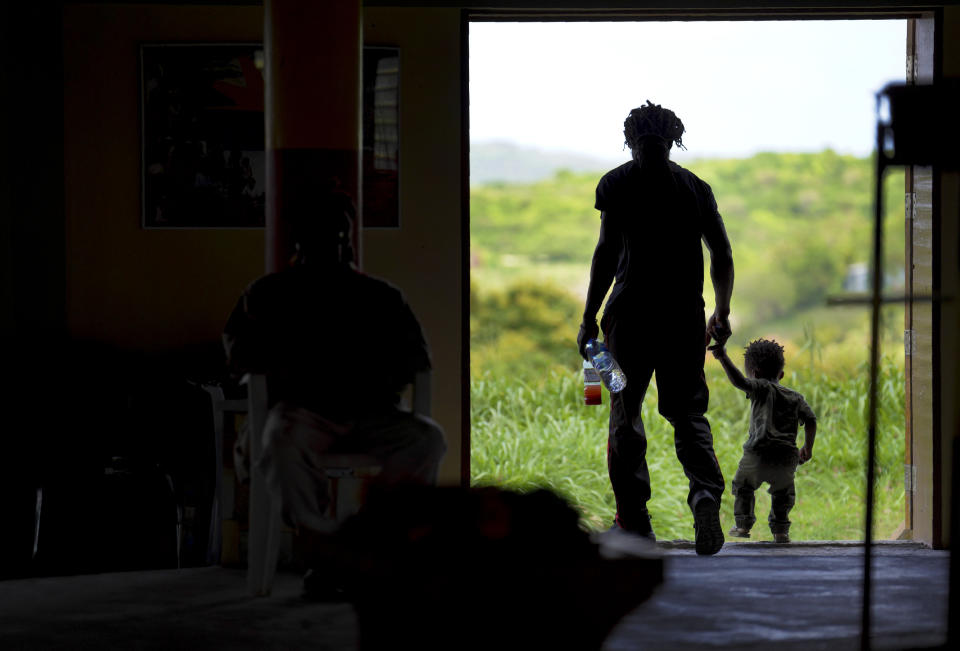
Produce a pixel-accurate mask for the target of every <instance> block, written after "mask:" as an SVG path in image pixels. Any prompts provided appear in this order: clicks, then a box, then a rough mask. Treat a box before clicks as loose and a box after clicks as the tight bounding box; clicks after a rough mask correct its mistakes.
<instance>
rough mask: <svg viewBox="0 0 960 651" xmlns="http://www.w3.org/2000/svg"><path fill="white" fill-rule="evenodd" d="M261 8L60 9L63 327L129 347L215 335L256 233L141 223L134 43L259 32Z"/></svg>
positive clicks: (258, 248)
mask: <svg viewBox="0 0 960 651" xmlns="http://www.w3.org/2000/svg"><path fill="white" fill-rule="evenodd" d="M262 20H263V9H262V8H259V7H209V6H193V7H159V6H130V5H125V6H120V5H89V6H84V5H67V6H66V7H65V8H64V76H65V84H64V104H65V106H64V113H65V115H64V127H65V142H64V156H65V165H64V174H65V178H64V181H65V186H66V198H67V199H66V247H67V255H66V257H67V261H66V267H67V268H66V273H67V327H68V329H69V332H70V334H72V335H74V336H78V337H85V338H87V337H89V338H96V339H100V340H104V341H108V342H111V343H115V344H117V345H120V346H122V347H126V348H135V349H144V350H150V351H156V350H166V349H172V348H175V347H178V346H180V345H184V344H195V343H202V342H207V341H218V340H219V335H220V331H221V329H222V327H223V323H224V321H225V320H226V316H227V314H228V313H229V310H230V309H231V307H232V306H233V303H234V301H235V300H236V297H237V296H238V294H239V292H240V291H241V290H242V289H243V287H244V286H245V285H246V284H247V283H249V282H250V281H251V280H253V279H254V278H256V277H257V276H258V275H259V274H261V273H262V271H263V232H262V231H260V230H143V229H141V228H140V140H139V138H140V135H139V113H138V112H139V103H138V102H139V100H138V98H139V92H140V90H139V79H138V45H139V43H141V42H154V43H156V42H171V41H188V42H189V41H193V42H218V41H221V42H222V41H234V42H236V41H257V42H259V41H260V40H261V39H262V31H263V30H262Z"/></svg>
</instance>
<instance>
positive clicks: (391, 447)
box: [223, 192, 446, 563]
mask: <svg viewBox="0 0 960 651" xmlns="http://www.w3.org/2000/svg"><path fill="white" fill-rule="evenodd" d="M353 216H354V208H353V204H352V202H351V201H350V199H349V197H347V196H346V195H344V194H341V193H336V192H331V193H326V194H323V195H321V196H320V197H319V198H318V200H317V209H316V211H315V213H314V214H306V215H303V214H301V215H296V218H295V219H294V220H293V235H294V240H295V242H296V254H295V255H294V257H293V259H292V260H291V263H290V266H289V267H288V268H286V269H284V270H282V271H279V272H276V273H271V274H267V275H266V276H263V277H261V278H259V279H258V280H256V281H254V282H253V283H252V284H251V285H250V286H249V287H247V289H246V290H245V291H244V293H243V295H242V296H241V297H240V299H239V301H238V302H237V304H236V307H235V308H234V310H233V312H232V314H231V315H230V318H229V320H228V322H227V324H226V327H225V328H224V333H223V340H224V346H225V348H226V353H227V362H228V365H229V367H230V368H231V370H232V371H233V372H235V373H238V374H242V373H247V372H253V373H263V374H265V375H266V377H267V385H268V387H269V412H268V415H267V419H266V424H265V427H264V434H263V436H264V439H263V440H264V452H263V457H262V459H261V460H260V462H259V463H260V468H261V470H262V471H263V473H264V476H265V478H266V483H267V485H268V487H269V489H270V490H272V491H274V492H275V493H279V494H280V496H281V498H282V504H283V506H282V510H283V517H284V520H285V521H286V522H287V524H289V525H290V526H293V527H295V528H296V529H297V531H298V535H300V536H302V537H303V539H304V540H305V542H306V544H307V545H308V548H309V546H310V545H311V544H312V543H311V540H316V541H320V540H322V539H323V538H324V536H325V534H327V533H329V532H330V531H332V529H333V523H332V522H330V520H329V518H327V517H326V515H325V513H326V511H327V507H328V505H329V501H330V500H329V495H328V488H327V481H326V477H325V476H324V473H323V471H322V469H321V468H320V467H319V464H318V457H319V456H320V455H323V454H330V453H362V454H366V455H370V456H373V457H375V458H377V459H378V460H379V461H380V464H381V467H382V469H381V472H380V474H379V475H378V477H377V479H376V483H377V486H376V488H377V489H379V488H382V487H383V486H394V485H398V484H407V483H412V484H421V485H433V484H435V483H436V479H437V469H438V466H439V464H440V460H441V459H442V457H443V455H444V453H445V452H446V443H445V441H444V436H443V432H442V430H441V429H440V428H439V427H438V426H437V424H436V423H434V422H433V421H432V420H430V419H428V418H426V417H424V416H421V415H417V414H413V413H410V412H408V411H405V410H403V409H401V408H400V407H399V402H400V394H401V392H402V391H403V390H404V389H405V388H406V386H407V385H409V384H410V383H411V382H412V381H413V379H414V376H415V375H416V374H417V373H418V372H420V371H424V370H428V369H430V367H431V362H430V355H429V351H428V347H427V344H426V341H425V340H424V336H423V331H422V329H421V327H420V324H419V322H418V321H417V318H416V317H415V316H414V314H413V312H412V311H411V309H410V307H409V305H408V304H407V302H406V300H405V299H404V296H403V294H402V293H401V292H400V291H399V290H398V289H397V288H396V287H394V286H392V285H390V284H389V283H387V282H385V281H382V280H378V279H376V278H372V277H370V276H367V275H364V274H362V273H359V272H358V271H357V270H356V269H355V267H354V265H353V248H352V246H351V233H352V219H353ZM309 562H310V560H309V559H308V563H309Z"/></svg>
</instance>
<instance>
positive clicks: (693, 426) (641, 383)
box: [603, 307, 724, 532]
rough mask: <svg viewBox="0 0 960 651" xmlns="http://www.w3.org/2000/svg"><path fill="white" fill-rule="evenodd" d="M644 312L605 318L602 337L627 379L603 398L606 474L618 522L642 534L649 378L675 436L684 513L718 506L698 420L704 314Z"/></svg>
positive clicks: (703, 395) (712, 464)
mask: <svg viewBox="0 0 960 651" xmlns="http://www.w3.org/2000/svg"><path fill="white" fill-rule="evenodd" d="M655 313H657V314H659V315H661V317H666V318H661V320H659V321H657V319H656V317H655V316H652V315H651V314H643V315H641V314H617V315H615V317H613V318H606V317H605V318H604V324H603V325H604V333H605V334H604V339H605V340H606V342H607V345H608V347H609V348H610V352H611V353H612V354H613V357H614V359H616V360H617V362H618V363H619V364H620V367H621V368H622V369H623V372H624V373H625V374H626V376H627V386H626V388H625V389H624V390H623V391H621V392H620V393H619V394H612V395H611V399H610V434H609V439H608V442H607V468H608V471H609V473H610V483H611V485H612V487H613V494H614V497H615V498H616V502H617V524H618V525H620V526H621V527H622V528H624V529H627V530H634V531H641V532H642V531H644V530H646V529H648V527H649V524H648V523H649V516H648V514H647V501H648V500H649V499H650V473H649V470H648V469H647V461H646V452H647V435H646V430H645V429H644V426H643V420H642V419H641V412H640V409H641V407H642V405H643V398H644V395H645V394H646V392H647V386H648V385H649V384H650V379H651V377H652V375H653V373H654V372H656V374H657V375H656V377H657V391H658V394H659V400H658V409H659V411H660V414H661V415H662V416H663V417H664V418H666V419H667V421H669V422H670V424H671V425H672V426H673V430H674V445H675V447H676V452H677V458H678V459H679V460H680V463H681V465H682V466H683V471H684V474H686V476H687V478H688V479H689V480H690V489H689V493H688V496H687V503H688V504H689V506H690V508H691V510H692V509H693V508H694V507H695V506H696V504H697V502H699V501H700V500H701V499H703V498H705V497H706V498H711V499H713V500H715V501H716V502H717V504H718V505H719V504H720V497H721V495H722V494H723V489H724V480H723V473H722V472H721V470H720V464H719V463H718V461H717V456H716V454H715V453H714V451H713V435H712V434H711V432H710V423H709V422H708V421H707V419H706V418H705V417H704V413H705V412H706V411H707V404H708V401H709V391H708V390H707V384H706V381H705V379H704V375H703V363H704V356H705V352H706V347H705V345H704V335H705V330H706V326H705V320H704V316H703V308H702V307H699V308H695V309H687V310H683V311H681V310H660V309H657V310H655Z"/></svg>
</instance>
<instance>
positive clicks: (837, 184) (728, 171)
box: [470, 151, 904, 540]
mask: <svg viewBox="0 0 960 651" xmlns="http://www.w3.org/2000/svg"><path fill="white" fill-rule="evenodd" d="M688 167H689V168H690V169H692V170H693V171H695V172H696V173H697V174H698V175H700V176H701V177H702V178H703V179H704V180H706V181H707V182H708V183H710V184H711V186H712V187H713V189H714V192H715V195H716V198H717V202H718V205H719V206H720V210H721V213H722V214H723V216H724V221H725V224H726V227H727V231H728V233H729V236H730V240H731V243H732V246H733V251H734V260H735V264H736V274H737V280H736V287H735V290H734V300H733V305H732V308H733V312H732V315H731V322H732V324H733V327H734V337H733V338H732V339H731V342H730V344H729V345H728V349H729V350H730V352H731V357H732V358H733V359H734V361H735V362H737V363H740V361H741V360H742V355H741V351H740V347H742V346H743V345H745V344H746V343H747V342H748V341H750V340H752V339H755V338H757V337H761V336H763V337H775V338H776V339H777V340H778V341H780V342H781V343H782V344H784V346H785V348H786V358H787V372H786V376H785V378H784V380H783V382H784V384H786V385H787V386H791V387H793V388H795V389H797V390H798V391H800V392H802V393H803V394H804V395H805V396H806V397H807V399H808V401H809V402H810V404H811V405H812V406H813V408H814V410H815V411H816V412H817V414H818V417H819V428H818V430H819V431H818V436H817V443H816V447H815V450H814V459H813V461H812V462H811V463H809V464H806V465H804V466H802V467H801V468H800V470H799V471H798V474H797V496H798V501H797V506H796V508H795V509H794V511H793V513H792V515H791V518H792V520H793V522H794V525H793V529H792V532H791V535H792V537H793V538H794V539H795V540H831V539H832V540H844V539H860V538H862V537H863V523H862V517H863V511H864V495H865V490H866V486H865V473H864V459H865V458H866V441H865V436H866V424H865V410H866V392H867V389H866V376H867V373H866V361H867V358H868V353H869V343H868V342H869V336H868V329H867V328H868V316H869V315H868V311H867V310H866V309H864V308H858V307H844V308H837V307H827V306H826V299H827V297H828V296H830V295H831V294H837V293H841V292H843V291H844V280H845V277H846V275H847V272H848V270H849V269H850V268H851V266H852V265H855V264H857V263H861V264H862V263H864V262H866V261H867V260H868V255H867V252H868V251H869V237H870V235H869V233H870V218H871V207H870V196H871V193H870V185H871V178H870V161H869V160H868V159H857V158H853V157H849V156H840V155H837V154H834V153H833V152H829V151H827V152H822V153H820V154H760V155H758V156H755V157H753V158H750V159H745V160H723V161H698V162H696V163H693V164H690V165H688ZM599 176H600V174H599V173H597V174H592V175H591V174H571V173H559V174H557V175H556V176H555V177H554V178H553V179H550V180H548V181H543V182H539V183H533V184H526V185H519V184H517V185H509V184H494V185H490V186H479V187H474V188H473V189H472V193H471V266H472V272H471V285H472V286H471V297H470V299H471V324H470V325H471V437H472V441H471V476H472V480H473V482H474V483H477V484H496V485H500V486H504V487H510V488H518V489H530V488H534V487H548V488H551V489H553V490H555V491H557V492H559V493H560V494H562V495H564V496H565V497H567V498H568V499H569V500H570V501H571V503H573V504H574V505H575V506H576V507H577V508H578V509H579V510H580V511H581V513H582V516H583V517H582V523H583V525H584V526H585V527H587V528H590V529H602V528H606V527H608V526H609V524H610V522H611V520H612V516H613V510H614V507H613V496H612V493H611V491H610V487H609V482H608V479H607V475H606V463H605V449H606V429H607V425H606V420H607V413H608V411H607V406H606V404H608V403H609V396H608V395H607V394H604V401H605V405H604V406H601V407H587V406H585V405H583V404H582V403H583V400H582V380H581V378H580V377H579V371H578V369H579V364H580V360H579V358H578V356H577V352H576V348H575V343H574V341H575V338H576V331H577V326H578V324H579V317H580V313H581V312H582V309H583V308H582V300H583V292H584V290H585V287H586V281H587V274H588V272H589V263H590V256H591V254H592V251H593V246H594V243H595V240H596V234H597V228H598V219H597V213H596V211H594V210H593V209H592V205H593V196H592V193H593V187H594V186H595V184H596V181H597V180H598V179H599ZM902 184H903V180H902V176H901V177H899V178H898V177H896V176H891V177H890V178H888V180H887V186H886V188H885V190H886V193H887V197H888V198H887V207H888V210H887V214H886V222H885V224H886V231H887V235H886V237H887V241H888V243H889V246H888V251H887V255H886V256H885V263H886V264H887V267H888V269H889V270H891V271H892V272H893V273H891V274H889V275H888V277H887V278H886V279H885V282H886V285H887V286H888V288H891V289H892V288H897V287H898V286H899V285H900V284H901V283H902V272H903V258H904V256H903V246H904V244H903V221H902V220H903V200H902V197H903V185H902ZM705 286H706V287H707V288H708V290H707V291H706V292H705V299H706V300H707V302H708V309H712V308H711V306H710V305H709V304H710V303H712V300H711V299H712V294H711V292H710V291H709V287H710V285H709V280H708V281H707V283H706V285H705ZM902 332H903V309H902V307H892V308H886V309H885V310H884V313H883V346H882V352H883V354H884V362H883V365H882V384H881V387H882V390H881V395H882V400H881V414H880V415H881V419H880V430H879V439H880V447H879V457H878V461H879V472H878V476H877V492H876V494H877V503H876V506H877V511H876V513H877V516H876V528H875V533H876V535H877V536H878V537H879V538H888V537H891V536H892V535H894V533H895V531H896V529H897V527H898V526H899V525H900V524H901V522H902V519H903V508H904V506H903V505H904V502H903V497H904V491H903V470H902V469H903V459H904V438H903V425H904V380H903V343H902V341H903V340H902ZM706 366H707V378H708V383H709V386H710V390H711V401H710V410H709V412H708V413H707V416H708V418H709V419H710V422H711V424H712V427H713V431H714V437H715V442H716V450H717V456H718V459H719V460H720V463H721V467H722V469H723V471H724V475H725V477H726V479H727V486H728V492H727V493H726V494H725V497H724V503H723V511H722V517H723V521H724V526H725V527H729V526H732V524H733V518H732V503H733V500H732V497H730V494H729V481H730V479H732V476H733V473H734V471H735V470H736V466H737V462H738V460H739V455H740V449H741V446H742V444H743V442H744V440H745V438H746V433H747V417H748V412H749V406H748V403H747V402H746V401H745V400H744V399H743V396H742V394H740V393H739V392H738V391H736V390H735V389H733V388H732V387H731V386H730V385H729V383H728V382H727V381H726V379H725V377H724V376H723V374H722V371H721V370H720V368H719V364H718V363H717V362H716V361H715V360H713V359H712V357H709V358H708V359H707V362H706ZM644 421H645V423H646V426H647V431H648V436H649V448H648V464H649V466H650V472H651V477H652V482H653V498H652V500H651V503H650V510H651V514H652V516H653V524H654V528H655V530H656V532H657V535H658V537H659V538H661V539H681V538H685V539H690V538H691V537H692V534H693V531H692V525H691V518H690V516H689V510H688V509H687V506H686V478H685V477H684V476H683V473H682V469H681V467H680V465H679V462H678V461H677V460H676V456H675V453H674V449H673V435H672V431H671V429H670V427H669V425H668V424H667V423H666V422H665V421H664V420H663V419H662V418H661V417H660V416H659V414H658V413H657V411H656V389H655V386H652V387H651V391H650V392H649V393H648V397H647V400H646V402H645V404H644ZM768 509H769V497H768V496H767V495H766V493H765V491H763V490H761V491H758V493H757V516H758V524H757V526H756V527H755V529H754V532H755V533H754V539H755V540H770V539H771V536H770V534H769V531H767V528H766V526H765V524H764V519H765V516H766V512H767V510H768Z"/></svg>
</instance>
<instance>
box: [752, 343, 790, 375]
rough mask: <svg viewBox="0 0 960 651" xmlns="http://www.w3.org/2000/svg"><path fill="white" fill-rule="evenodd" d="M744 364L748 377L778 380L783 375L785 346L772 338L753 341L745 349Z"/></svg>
mask: <svg viewBox="0 0 960 651" xmlns="http://www.w3.org/2000/svg"><path fill="white" fill-rule="evenodd" d="M743 365H744V369H745V370H746V372H747V377H755V378H761V379H764V380H769V381H771V382H776V381H777V380H779V379H780V378H782V377H783V365H784V360H783V346H781V345H780V344H778V343H777V342H775V341H773V340H772V339H757V340H756V341H751V342H750V344H749V345H748V346H747V347H746V348H745V349H744V353H743Z"/></svg>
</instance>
